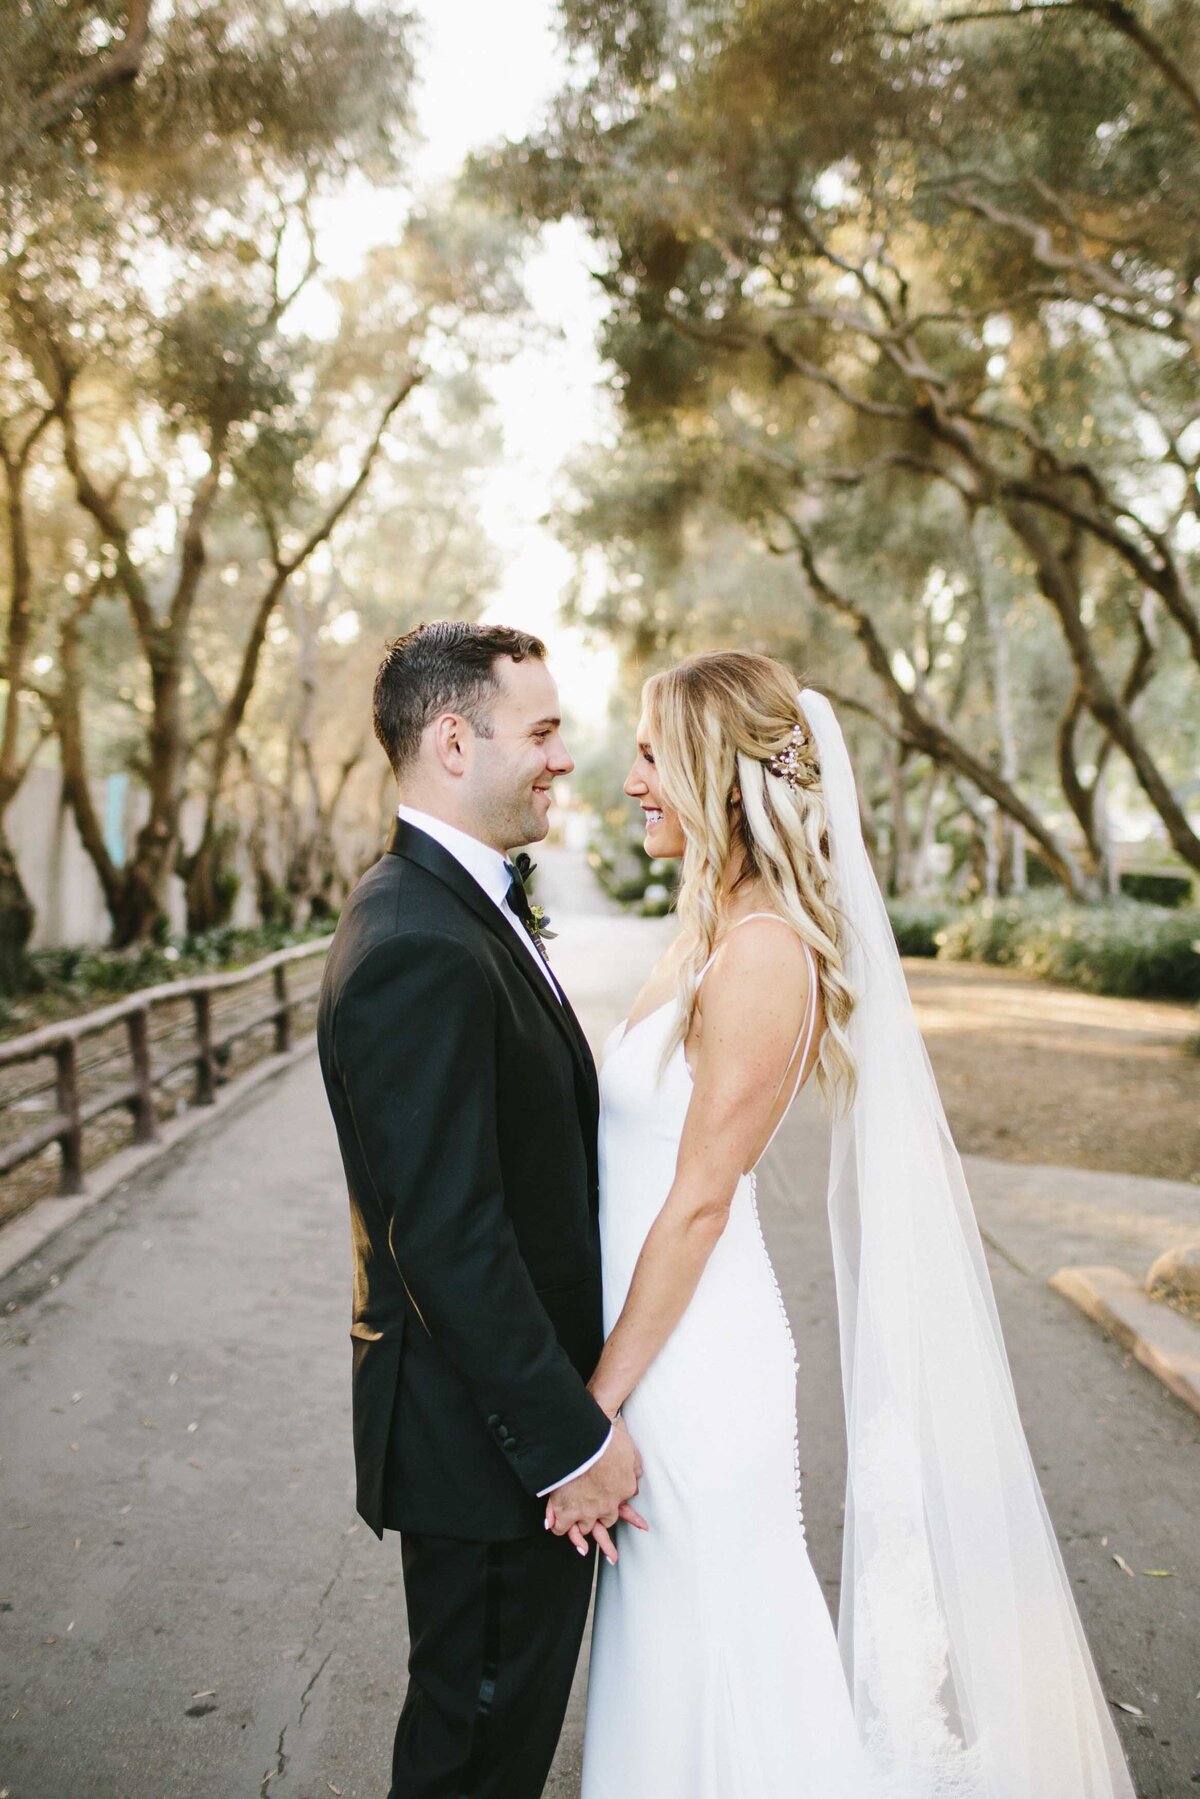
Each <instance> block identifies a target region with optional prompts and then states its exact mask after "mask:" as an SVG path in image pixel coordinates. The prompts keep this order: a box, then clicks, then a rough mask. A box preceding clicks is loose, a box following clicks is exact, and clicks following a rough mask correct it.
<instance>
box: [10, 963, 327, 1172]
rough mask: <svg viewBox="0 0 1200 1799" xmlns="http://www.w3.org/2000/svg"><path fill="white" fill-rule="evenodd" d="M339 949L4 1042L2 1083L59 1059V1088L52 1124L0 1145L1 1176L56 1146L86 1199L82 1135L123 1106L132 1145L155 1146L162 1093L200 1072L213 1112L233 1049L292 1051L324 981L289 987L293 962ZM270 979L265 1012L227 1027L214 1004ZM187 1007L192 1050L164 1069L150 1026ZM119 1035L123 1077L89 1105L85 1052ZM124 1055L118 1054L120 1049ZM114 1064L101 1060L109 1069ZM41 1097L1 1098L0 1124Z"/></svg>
mask: <svg viewBox="0 0 1200 1799" xmlns="http://www.w3.org/2000/svg"><path fill="white" fill-rule="evenodd" d="M332 941H333V939H332V938H331V937H321V938H317V939H316V940H315V941H313V942H312V943H300V944H296V945H295V946H293V947H292V948H291V949H283V950H277V951H276V952H275V953H274V954H273V955H270V956H265V957H263V959H262V960H261V961H260V962H254V963H252V964H251V965H250V966H249V967H248V968H239V969H237V970H235V971H234V972H233V973H231V974H209V975H196V976H193V977H191V978H189V979H187V980H182V981H166V982H164V983H163V984H162V985H161V986H158V987H146V988H143V989H142V991H141V992H140V993H132V994H130V996H129V998H128V999H123V1000H118V1001H117V1002H116V1003H115V1004H113V1005H111V1006H103V1007H100V1008H99V1009H98V1010H96V1011H95V1012H88V1013H85V1014H84V1015H83V1016H82V1017H80V1018H70V1019H65V1020H63V1021H62V1022H61V1023H58V1024H48V1025H43V1026H41V1028H40V1029H38V1030H36V1031H29V1032H27V1033H26V1034H25V1036H23V1037H14V1038H11V1039H10V1040H9V1041H8V1042H7V1043H0V1077H3V1075H4V1073H5V1071H6V1070H10V1069H15V1068H18V1067H22V1066H24V1065H26V1064H28V1063H36V1062H39V1061H42V1060H44V1059H47V1058H49V1059H50V1060H52V1062H53V1064H54V1073H53V1077H49V1076H48V1077H47V1078H46V1080H45V1082H44V1086H45V1088H46V1091H47V1093H48V1092H49V1091H50V1089H51V1086H52V1088H53V1094H54V1100H53V1104H54V1106H55V1110H54V1111H53V1112H52V1113H51V1115H50V1116H49V1117H48V1118H46V1119H44V1120H43V1121H42V1122H41V1123H40V1124H38V1125H37V1126H36V1127H35V1128H34V1129H33V1130H30V1131H26V1132H25V1134H24V1135H23V1136H21V1137H18V1138H16V1139H15V1140H14V1141H12V1142H9V1143H6V1144H3V1145H0V1175H5V1174H9V1173H11V1171H12V1170H13V1169H14V1168H19V1167H20V1166H21V1164H22V1163H25V1162H28V1161H31V1160H32V1158H33V1157H35V1156H39V1155H41V1154H42V1153H43V1151H44V1150H46V1149H48V1148H49V1147H50V1145H51V1144H53V1143H57V1144H58V1146H59V1150H60V1157H61V1159H60V1165H59V1172H58V1191H59V1193H60V1194H62V1195H66V1194H71V1193H78V1192H80V1191H81V1190H82V1187H83V1173H84V1129H85V1127H86V1126H87V1125H89V1124H93V1123H94V1122H95V1121H96V1120H97V1119H99V1118H102V1117H104V1116H105V1115H106V1114H108V1113H110V1112H114V1111H118V1110H119V1109H121V1108H122V1107H124V1108H126V1109H127V1110H128V1111H129V1113H130V1116H131V1118H132V1121H133V1141H134V1142H135V1143H153V1142H155V1141H156V1140H157V1138H158V1135H159V1113H158V1104H157V1101H156V1092H157V1091H159V1090H161V1089H162V1088H163V1087H164V1085H165V1084H166V1083H168V1082H170V1080H171V1079H172V1077H174V1076H176V1075H178V1074H180V1073H181V1072H182V1071H184V1070H186V1069H188V1068H190V1069H191V1070H192V1073H193V1090H192V1104H193V1105H198V1106H207V1105H212V1103H213V1101H214V1100H215V1099H216V1096H217V1087H218V1085H219V1083H220V1081H221V1078H222V1063H223V1061H224V1060H225V1059H226V1058H227V1057H228V1054H229V1052H230V1050H231V1049H232V1047H233V1045H234V1044H236V1043H239V1042H240V1041H241V1040H242V1039H243V1038H245V1037H248V1036H250V1035H251V1034H252V1033H253V1032H255V1031H261V1030H262V1029H263V1028H264V1027H265V1026H271V1027H272V1029H273V1042H272V1047H273V1050H274V1053H275V1054H277V1055H282V1054H284V1053H285V1052H286V1051H287V1050H289V1049H290V1048H291V1046H292V1034H293V1032H292V1025H293V1015H294V1013H295V1012H296V1010H297V1009H298V1008H299V1007H300V1006H303V1005H305V1004H306V1003H307V1002H308V1001H309V1000H311V999H312V998H313V997H314V995H315V993H316V991H317V987H318V986H319V982H318V981H313V982H310V983H309V984H308V985H307V986H305V987H304V988H303V989H302V990H299V991H297V990H295V989H294V988H292V987H291V986H290V985H289V980H288V975H289V971H290V970H291V969H292V967H293V965H294V964H296V963H302V962H308V961H311V960H313V958H315V957H317V956H321V957H323V956H324V955H325V952H326V951H327V950H328V948H329V945H330V943H331V942H332ZM268 975H269V976H270V978H271V999H270V1002H269V1003H268V1004H267V1005H265V1006H261V1007H258V1008H257V1009H255V1010H253V1011H251V1012H250V1013H249V1014H248V1015H247V1014H238V1015H237V1016H234V1017H231V1018H229V1019H227V1020H223V1019H218V1018H217V1016H216V1008H215V1005H214V1002H215V1001H216V1000H217V999H219V998H220V996H221V995H223V994H228V993H232V992H236V991H237V990H238V989H241V988H244V987H249V986H250V985H251V984H252V983H253V982H255V981H261V980H262V979H263V978H264V977H265V976H268ZM181 1002H182V1003H187V1002H190V1005H191V1010H192V1018H191V1031H190V1038H191V1041H190V1043H189V1044H188V1046H187V1047H186V1048H185V1049H184V1050H182V1051H180V1050H179V1048H178V1043H177V1041H176V1044H175V1046H174V1047H173V1048H172V1049H171V1050H170V1053H169V1054H168V1056H167V1058H166V1059H165V1060H164V1059H163V1058H162V1056H161V1055H156V1054H155V1051H156V1048H161V1047H163V1046H164V1040H162V1039H160V1040H159V1043H158V1044H156V1042H155V1039H154V1035H153V1031H152V1020H153V1017H154V1015H155V1013H156V1012H158V1011H160V1010H162V1009H164V1008H166V1007H179V1005H180V1004H181ZM121 1026H124V1032H125V1043H124V1046H123V1049H124V1056H123V1059H124V1063H125V1068H124V1070H123V1072H122V1074H121V1076H120V1078H119V1079H118V1080H117V1082H116V1084H115V1085H114V1084H112V1083H109V1084H107V1085H105V1086H104V1087H103V1089H102V1091H100V1092H99V1093H96V1094H94V1095H92V1096H91V1097H89V1098H85V1097H84V1096H83V1091H82V1084H81V1080H80V1075H81V1068H80V1050H81V1046H82V1045H83V1044H85V1043H87V1042H88V1041H89V1039H92V1038H96V1037H100V1036H102V1035H103V1034H104V1033H106V1032H118V1033H119V1031H120V1027H121ZM178 1035H179V1033H178V1032H177V1031H175V1030H171V1031H168V1033H167V1034H166V1036H167V1039H168V1040H169V1039H170V1038H171V1037H174V1038H176V1039H177V1038H178ZM120 1047H121V1046H120V1045H118V1049H120ZM110 1059H111V1058H107V1057H106V1058H102V1062H107V1061H108V1060H110ZM89 1072H90V1070H89ZM41 1084H42V1083H39V1085H41ZM34 1091H36V1088H26V1089H23V1090H22V1094H21V1098H20V1100H13V1099H9V1100H7V1101H6V1100H5V1098H4V1097H3V1095H2V1094H0V1116H2V1115H3V1114H4V1113H5V1112H8V1113H10V1114H11V1112H12V1110H13V1109H14V1105H15V1104H21V1105H23V1106H27V1105H28V1103H29V1098H28V1096H29V1094H30V1093H32V1092H34Z"/></svg>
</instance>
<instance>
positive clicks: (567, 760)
mask: <svg viewBox="0 0 1200 1799" xmlns="http://www.w3.org/2000/svg"><path fill="white" fill-rule="evenodd" d="M546 766H547V767H548V768H549V769H552V770H553V772H554V773H555V774H556V775H569V774H570V773H571V771H572V769H573V768H574V767H575V762H574V759H573V757H572V755H571V752H570V751H569V750H568V748H567V746H566V744H565V743H564V742H563V740H562V738H561V737H559V736H558V735H557V734H556V735H555V736H554V737H553V738H552V739H551V742H550V745H549V749H548V751H547V755H546Z"/></svg>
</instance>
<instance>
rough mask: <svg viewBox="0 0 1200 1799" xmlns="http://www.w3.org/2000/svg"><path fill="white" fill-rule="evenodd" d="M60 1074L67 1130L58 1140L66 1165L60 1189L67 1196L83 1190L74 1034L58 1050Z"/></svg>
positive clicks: (60, 1104) (61, 1172)
mask: <svg viewBox="0 0 1200 1799" xmlns="http://www.w3.org/2000/svg"><path fill="white" fill-rule="evenodd" d="M54 1066H55V1070H56V1074H57V1079H56V1083H55V1084H56V1087H57V1090H58V1109H59V1111H60V1112H61V1114H62V1117H63V1126H64V1128H63V1131H62V1135H61V1136H60V1137H59V1139H58V1147H59V1148H60V1150H61V1151H62V1167H61V1168H60V1169H59V1174H58V1191H59V1193H60V1195H62V1196H63V1197H64V1198H65V1197H66V1195H67V1194H69V1193H82V1191H83V1123H82V1120H81V1119H80V1116H79V1065H78V1058H77V1055H76V1044H75V1039H74V1038H73V1037H68V1038H67V1040H66V1042H65V1043H60V1044H59V1045H58V1048H57V1049H56V1050H55V1052H54Z"/></svg>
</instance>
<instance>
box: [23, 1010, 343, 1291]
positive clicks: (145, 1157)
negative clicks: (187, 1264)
mask: <svg viewBox="0 0 1200 1799" xmlns="http://www.w3.org/2000/svg"><path fill="white" fill-rule="evenodd" d="M316 1047H317V1037H316V1032H315V1031H311V1032H309V1034H308V1035H307V1036H306V1037H304V1038H303V1039H302V1040H301V1041H300V1042H299V1043H297V1044H295V1045H294V1046H293V1047H292V1048H291V1049H289V1050H285V1051H284V1053H283V1055H281V1056H280V1055H268V1056H266V1057H264V1059H263V1060H262V1061H261V1062H256V1063H255V1064H254V1067H253V1068H248V1069H247V1070H246V1072H245V1073H244V1074H240V1075H238V1076H237V1077H236V1079H234V1080H232V1081H230V1082H229V1083H228V1085H227V1086H224V1087H219V1088H218V1089H217V1097H216V1099H215V1100H214V1101H213V1103H212V1105H210V1106H189V1107H188V1110H187V1111H186V1112H183V1113H181V1114H180V1115H179V1116H178V1117H177V1118H168V1119H166V1120H165V1121H164V1122H163V1123H161V1124H160V1125H159V1136H158V1138H157V1140H156V1141H155V1142H153V1143H145V1144H139V1145H137V1146H136V1147H130V1148H128V1149H120V1150H118V1151H117V1153H116V1154H115V1155H112V1156H109V1157H108V1159H107V1160H106V1161H104V1162H101V1163H100V1164H99V1165H98V1166H97V1167H95V1168H93V1169H90V1170H89V1171H88V1173H87V1175H86V1176H85V1178H84V1190H83V1192H82V1193H72V1194H69V1195H68V1196H67V1197H66V1198H62V1199H60V1198H47V1199H38V1200H35V1201H34V1203H33V1205H31V1206H30V1207H29V1209H28V1211H25V1212H20V1213H18V1215H17V1216H16V1217H15V1218H11V1219H9V1221H8V1223H7V1224H4V1225H0V1282H3V1281H6V1280H7V1279H8V1277H9V1276H10V1275H12V1274H14V1273H15V1272H16V1271H17V1270H18V1269H19V1268H20V1267H21V1266H22V1265H23V1264H24V1263H26V1262H28V1261H29V1260H30V1258H31V1257H33V1256H36V1255H38V1254H40V1252H41V1251H42V1250H43V1249H45V1248H46V1246H47V1245H48V1244H49V1243H50V1242H51V1241H52V1240H53V1239H54V1238H55V1237H57V1236H58V1235H59V1233H60V1232H61V1231H64V1230H66V1229H67V1227H68V1225H71V1224H74V1222H75V1220H76V1219H77V1218H80V1217H82V1216H83V1214H84V1213H86V1212H90V1211H91V1209H92V1207H93V1206H95V1205H98V1204H99V1202H100V1201H101V1200H103V1199H108V1198H109V1197H110V1195H111V1194H113V1193H115V1192H116V1191H117V1189H118V1188H120V1187H123V1186H125V1185H126V1183H127V1182H129V1181H131V1180H132V1179H133V1178H134V1176H135V1175H139V1174H144V1173H145V1171H146V1170H147V1169H148V1168H153V1167H154V1166H155V1165H156V1164H157V1163H159V1162H161V1161H164V1160H165V1159H166V1157H168V1156H169V1155H171V1154H172V1153H173V1151H175V1150H176V1149H178V1148H179V1146H180V1144H181V1143H186V1142H187V1140H188V1139H189V1138H190V1137H193V1136H195V1135H196V1134H197V1133H198V1132H200V1131H202V1130H204V1129H205V1127H206V1126H209V1125H212V1124H215V1123H217V1122H218V1121H219V1120H222V1119H224V1118H225V1116H226V1114H227V1113H229V1112H231V1111H233V1109H234V1108H235V1107H236V1106H237V1105H239V1104H240V1103H241V1101H242V1100H244V1099H246V1098H247V1097H248V1096H249V1095H250V1094H252V1093H253V1092H255V1090H256V1089H257V1088H259V1087H261V1086H263V1085H265V1083H266V1082H267V1081H270V1080H274V1078H275V1077H276V1075H280V1074H286V1073H287V1071H288V1069H290V1068H294V1067H295V1065H296V1063H297V1062H302V1061H303V1060H304V1059H305V1057H306V1056H310V1055H312V1054H313V1052H314V1051H315V1049H316Z"/></svg>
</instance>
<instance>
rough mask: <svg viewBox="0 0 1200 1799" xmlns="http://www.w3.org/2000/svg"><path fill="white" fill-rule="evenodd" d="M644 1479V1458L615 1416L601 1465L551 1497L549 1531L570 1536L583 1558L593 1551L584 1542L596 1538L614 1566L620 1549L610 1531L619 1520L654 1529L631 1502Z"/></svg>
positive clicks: (596, 1465) (547, 1526)
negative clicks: (609, 1440) (609, 1441)
mask: <svg viewBox="0 0 1200 1799" xmlns="http://www.w3.org/2000/svg"><path fill="white" fill-rule="evenodd" d="M641 1477H642V1458H641V1456H640V1455H639V1454H638V1452H637V1448H636V1446H635V1444H634V1441H633V1438H632V1437H631V1436H630V1434H629V1432H628V1430H627V1429H626V1428H625V1425H624V1422H623V1421H622V1420H621V1419H620V1418H616V1419H614V1421H613V1434H612V1442H611V1443H610V1444H609V1446H608V1448H607V1449H606V1450H605V1451H604V1454H603V1455H602V1456H601V1457H600V1459H599V1461H598V1462H593V1463H592V1466H591V1467H590V1468H588V1469H587V1470H586V1471H585V1472H584V1473H583V1474H580V1475H577V1476H576V1478H575V1479H574V1480H569V1481H567V1482H566V1484H565V1485H564V1486H561V1487H556V1488H555V1490H554V1492H553V1493H551V1495H550V1497H549V1499H548V1500H547V1501H546V1529H547V1530H552V1531H553V1532H554V1534H555V1536H558V1537H569V1538H570V1539H571V1542H572V1543H573V1544H574V1545H575V1548H576V1549H577V1550H578V1551H579V1554H580V1555H586V1554H587V1552H588V1546H587V1542H586V1540H585V1539H586V1538H588V1537H589V1536H590V1537H594V1538H595V1540H596V1546H597V1548H599V1549H600V1550H601V1551H602V1553H603V1554H604V1556H605V1557H606V1559H607V1560H608V1561H609V1562H614V1563H615V1561H616V1559H617V1551H616V1549H615V1547H614V1545H613V1540H612V1538H611V1536H610V1535H609V1531H610V1530H611V1529H612V1527H613V1526H614V1525H615V1524H616V1522H617V1520H618V1519H619V1518H620V1519H622V1520H623V1521H624V1522H625V1523H626V1524H632V1525H634V1526H635V1528H636V1529H638V1530H649V1528H650V1526H649V1525H648V1524H647V1523H646V1520H645V1519H644V1518H643V1517H642V1515H641V1513H640V1512H636V1511H635V1510H634V1508H633V1507H632V1506H631V1505H630V1504H629V1501H630V1500H631V1499H633V1498H636V1496H637V1490H638V1482H639V1481H640V1480H641Z"/></svg>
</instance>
